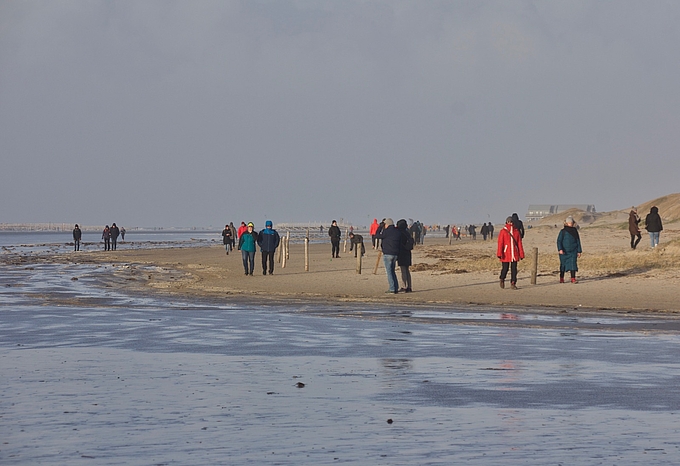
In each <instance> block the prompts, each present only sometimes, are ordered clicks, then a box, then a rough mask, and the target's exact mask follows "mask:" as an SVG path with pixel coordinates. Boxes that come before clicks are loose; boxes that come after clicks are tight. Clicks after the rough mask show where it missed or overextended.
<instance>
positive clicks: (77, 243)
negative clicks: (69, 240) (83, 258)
mask: <svg viewBox="0 0 680 466" xmlns="http://www.w3.org/2000/svg"><path fill="white" fill-rule="evenodd" d="M73 248H74V249H73V250H74V251H80V240H79V239H77V240H74V241H73Z"/></svg>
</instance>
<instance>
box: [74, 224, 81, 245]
mask: <svg viewBox="0 0 680 466" xmlns="http://www.w3.org/2000/svg"><path fill="white" fill-rule="evenodd" d="M82 237H83V232H82V231H81V230H80V227H79V226H78V224H77V223H76V226H75V228H74V229H73V248H74V249H73V250H74V251H80V238H82Z"/></svg>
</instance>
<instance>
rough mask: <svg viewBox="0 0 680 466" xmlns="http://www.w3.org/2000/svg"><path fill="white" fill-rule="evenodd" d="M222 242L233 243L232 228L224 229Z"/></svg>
mask: <svg viewBox="0 0 680 466" xmlns="http://www.w3.org/2000/svg"><path fill="white" fill-rule="evenodd" d="M222 244H231V228H229V227H227V228H225V229H224V230H222Z"/></svg>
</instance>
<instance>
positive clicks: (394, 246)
mask: <svg viewBox="0 0 680 466" xmlns="http://www.w3.org/2000/svg"><path fill="white" fill-rule="evenodd" d="M375 237H376V239H379V240H381V241H380V247H381V248H382V253H383V263H384V264H385V271H386V272H387V284H388V285H389V289H388V290H387V291H386V292H385V293H394V294H396V293H399V282H398V281H397V273H396V271H395V269H396V266H397V258H398V257H399V247H400V245H401V233H400V232H399V230H397V229H396V228H395V226H394V220H392V219H391V218H386V219H385V227H384V228H382V229H380V230H378V233H377V234H376V235H375Z"/></svg>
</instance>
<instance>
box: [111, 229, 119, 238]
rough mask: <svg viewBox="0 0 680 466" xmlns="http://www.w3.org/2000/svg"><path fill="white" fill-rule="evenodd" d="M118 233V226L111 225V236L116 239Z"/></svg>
mask: <svg viewBox="0 0 680 466" xmlns="http://www.w3.org/2000/svg"><path fill="white" fill-rule="evenodd" d="M118 235H120V230H119V229H118V227H111V238H113V239H114V240H116V239H118Z"/></svg>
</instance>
